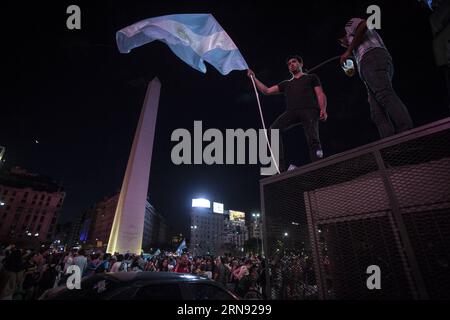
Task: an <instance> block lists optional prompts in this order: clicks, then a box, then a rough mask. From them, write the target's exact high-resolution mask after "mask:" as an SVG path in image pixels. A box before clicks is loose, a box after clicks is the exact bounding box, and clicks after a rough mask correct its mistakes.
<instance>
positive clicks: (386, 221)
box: [261, 118, 450, 299]
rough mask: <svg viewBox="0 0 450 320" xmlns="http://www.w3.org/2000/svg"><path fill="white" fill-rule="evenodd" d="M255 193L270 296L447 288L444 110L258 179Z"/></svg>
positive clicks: (441, 295) (428, 294)
mask: <svg viewBox="0 0 450 320" xmlns="http://www.w3.org/2000/svg"><path fill="white" fill-rule="evenodd" d="M261 201H262V212H263V236H264V248H265V254H266V257H267V258H268V263H269V271H270V272H268V273H267V289H266V291H267V295H268V298H269V299H448V298H450V118H447V119H444V120H441V121H438V122H435V123H433V124H430V125H427V126H423V127H420V128H416V129H414V130H411V131H409V132H406V133H403V134H399V135H396V136H394V137H390V138H387V139H383V140H380V141H378V142H375V143H372V144H369V145H366V146H363V147H361V148H358V149H355V150H351V151H348V152H345V153H343V154H339V155H335V156H332V157H329V158H327V159H324V160H322V161H319V162H316V163H312V164H310V165H307V166H304V167H301V168H298V169H296V170H294V171H291V172H287V173H283V174H281V175H277V176H274V177H271V178H268V179H264V180H262V181H261ZM372 265H375V266H378V267H379V268H380V275H381V277H380V280H381V289H372V290H370V289H369V288H368V286H367V281H368V278H369V277H371V275H372V274H371V273H370V272H369V273H368V270H367V268H368V267H369V266H372Z"/></svg>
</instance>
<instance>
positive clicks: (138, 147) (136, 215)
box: [107, 78, 161, 254]
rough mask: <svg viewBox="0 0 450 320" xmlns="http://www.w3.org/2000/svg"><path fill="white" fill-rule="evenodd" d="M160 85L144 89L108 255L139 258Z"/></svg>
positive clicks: (156, 81) (152, 82)
mask: <svg viewBox="0 0 450 320" xmlns="http://www.w3.org/2000/svg"><path fill="white" fill-rule="evenodd" d="M160 90H161V83H160V82H159V80H158V78H154V79H153V80H152V81H151V82H150V83H149V85H148V88H147V93H146V95H145V101H144V105H143V107H142V111H141V116H140V117H139V123H138V126H137V128H136V133H135V135H134V140H133V146H132V148H131V153H130V157H129V158H128V164H127V170H126V172H125V177H124V179H123V182H122V189H121V190H120V196H119V201H118V203H117V208H116V214H115V216H114V222H113V226H112V229H111V234H110V236H109V242H108V248H107V252H108V253H115V252H119V253H135V254H141V249H142V236H143V233H144V216H145V204H146V201H147V192H148V180H149V176H150V164H151V161H152V151H153V141H154V137H155V127H156V116H157V113H158V104H159V93H160Z"/></svg>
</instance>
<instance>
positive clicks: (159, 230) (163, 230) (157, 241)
mask: <svg viewBox="0 0 450 320" xmlns="http://www.w3.org/2000/svg"><path fill="white" fill-rule="evenodd" d="M168 237H169V233H168V225H167V223H166V219H165V218H164V217H163V216H162V215H161V213H159V212H158V211H156V209H155V208H154V207H153V206H152V205H151V204H150V203H149V202H148V201H147V203H146V206H145V216H144V236H143V238H142V248H143V249H144V250H148V249H149V248H150V247H167V246H168V244H169V239H168Z"/></svg>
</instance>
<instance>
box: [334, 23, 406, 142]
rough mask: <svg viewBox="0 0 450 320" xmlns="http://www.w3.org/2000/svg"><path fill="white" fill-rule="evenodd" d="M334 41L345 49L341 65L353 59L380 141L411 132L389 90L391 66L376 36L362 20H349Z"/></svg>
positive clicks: (401, 103) (392, 73) (398, 103)
mask: <svg viewBox="0 0 450 320" xmlns="http://www.w3.org/2000/svg"><path fill="white" fill-rule="evenodd" d="M338 41H339V43H340V44H341V45H342V46H343V47H344V48H347V50H346V51H345V52H344V54H342V56H341V65H343V64H344V63H345V62H347V60H349V58H350V56H352V55H353V56H354V57H355V58H356V63H357V65H358V69H359V75H360V77H361V79H362V81H363V82H364V83H365V85H366V88H367V94H368V98H369V104H370V115H371V118H372V120H373V122H374V123H375V125H376V126H377V128H378V132H379V134H380V137H381V138H386V137H389V136H392V135H394V134H396V133H400V132H403V131H406V130H408V129H411V128H412V127H413V123H412V120H411V117H410V115H409V113H408V110H407V109H406V106H405V105H404V104H403V102H402V101H401V100H400V98H399V97H398V96H397V94H396V93H395V91H394V88H393V87H392V77H393V75H394V65H393V63H392V57H391V55H390V54H389V52H388V50H387V49H386V46H385V45H384V43H383V40H382V39H381V37H380V35H379V34H378V33H377V32H376V31H375V29H373V28H368V26H367V23H366V21H365V20H363V19H359V18H353V19H351V20H350V21H348V22H347V23H346V25H345V28H341V30H340V31H339V34H338ZM345 67H346V65H343V68H345ZM346 73H347V72H346ZM347 75H350V76H351V75H352V73H347Z"/></svg>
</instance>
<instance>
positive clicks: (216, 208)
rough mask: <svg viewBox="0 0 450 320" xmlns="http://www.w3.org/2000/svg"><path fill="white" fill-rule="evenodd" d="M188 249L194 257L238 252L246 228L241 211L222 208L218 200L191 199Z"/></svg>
mask: <svg viewBox="0 0 450 320" xmlns="http://www.w3.org/2000/svg"><path fill="white" fill-rule="evenodd" d="M190 228H191V236H190V241H189V249H190V252H191V253H192V254H193V255H194V256H201V255H209V254H211V255H215V256H217V255H223V254H225V253H231V254H238V253H243V252H244V245H245V242H246V241H247V240H248V239H249V231H248V228H247V225H246V222H245V212H242V211H235V210H224V205H223V204H222V203H218V202H213V203H212V205H211V202H210V201H209V200H207V199H193V200H192V209H191V226H190Z"/></svg>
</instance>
